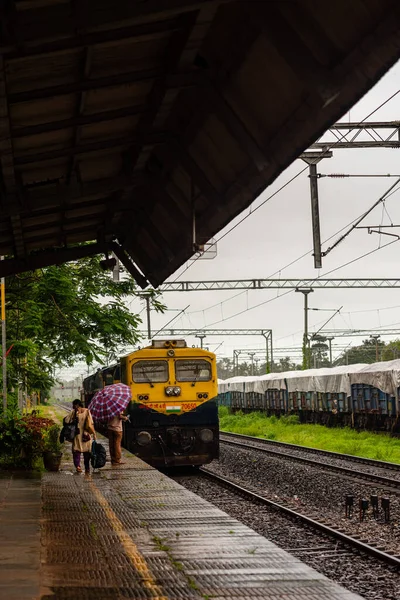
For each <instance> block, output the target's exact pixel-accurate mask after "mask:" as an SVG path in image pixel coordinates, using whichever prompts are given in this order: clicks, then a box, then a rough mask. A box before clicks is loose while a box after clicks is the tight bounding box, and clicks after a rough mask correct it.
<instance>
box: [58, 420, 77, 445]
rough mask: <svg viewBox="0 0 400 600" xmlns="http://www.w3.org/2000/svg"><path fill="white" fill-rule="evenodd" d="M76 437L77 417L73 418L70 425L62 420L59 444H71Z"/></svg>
mask: <svg viewBox="0 0 400 600" xmlns="http://www.w3.org/2000/svg"><path fill="white" fill-rule="evenodd" d="M77 435H79V427H78V417H75V419H74V420H73V421H72V422H71V423H66V422H65V419H64V421H63V428H62V430H61V434H60V442H61V443H63V442H64V440H65V441H67V442H73V441H74V439H75V437H76V436H77Z"/></svg>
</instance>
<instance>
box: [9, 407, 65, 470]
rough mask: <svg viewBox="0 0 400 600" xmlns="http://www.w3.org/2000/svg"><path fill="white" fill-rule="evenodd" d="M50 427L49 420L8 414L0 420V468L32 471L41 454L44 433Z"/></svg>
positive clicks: (13, 413) (51, 423)
mask: <svg viewBox="0 0 400 600" xmlns="http://www.w3.org/2000/svg"><path fill="white" fill-rule="evenodd" d="M52 425H54V421H52V420H51V419H44V418H42V417H37V416H36V415H34V414H31V415H26V416H21V415H20V414H19V413H17V412H8V413H7V414H6V416H5V417H2V418H1V419H0V456H1V462H2V466H3V467H17V468H18V467H19V468H24V469H32V468H33V466H34V464H35V461H36V460H37V459H38V458H39V457H40V456H41V454H42V452H43V449H44V434H45V431H46V430H47V429H48V428H49V427H51V426H52Z"/></svg>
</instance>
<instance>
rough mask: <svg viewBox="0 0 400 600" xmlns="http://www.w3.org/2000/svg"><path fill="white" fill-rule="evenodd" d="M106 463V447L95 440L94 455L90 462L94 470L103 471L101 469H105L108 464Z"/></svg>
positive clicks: (93, 444)
mask: <svg viewBox="0 0 400 600" xmlns="http://www.w3.org/2000/svg"><path fill="white" fill-rule="evenodd" d="M106 461H107V454H106V449H105V448H104V446H102V444H99V443H98V442H96V440H93V442H92V455H91V460H90V462H91V465H92V467H93V469H101V467H104V465H105V464H106Z"/></svg>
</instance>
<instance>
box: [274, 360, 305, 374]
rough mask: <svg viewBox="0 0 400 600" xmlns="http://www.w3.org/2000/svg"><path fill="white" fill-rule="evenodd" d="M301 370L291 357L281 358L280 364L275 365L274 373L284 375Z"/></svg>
mask: <svg viewBox="0 0 400 600" xmlns="http://www.w3.org/2000/svg"><path fill="white" fill-rule="evenodd" d="M298 369H301V365H296V363H294V362H293V361H292V360H291V359H290V356H285V358H280V359H279V362H278V363H275V362H274V364H273V372H274V373H284V372H285V371H296V370H298Z"/></svg>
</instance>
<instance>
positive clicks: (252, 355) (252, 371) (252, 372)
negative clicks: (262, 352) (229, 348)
mask: <svg viewBox="0 0 400 600" xmlns="http://www.w3.org/2000/svg"><path fill="white" fill-rule="evenodd" d="M254 355H255V352H249V356H250V360H251V374H252V375H254Z"/></svg>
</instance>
